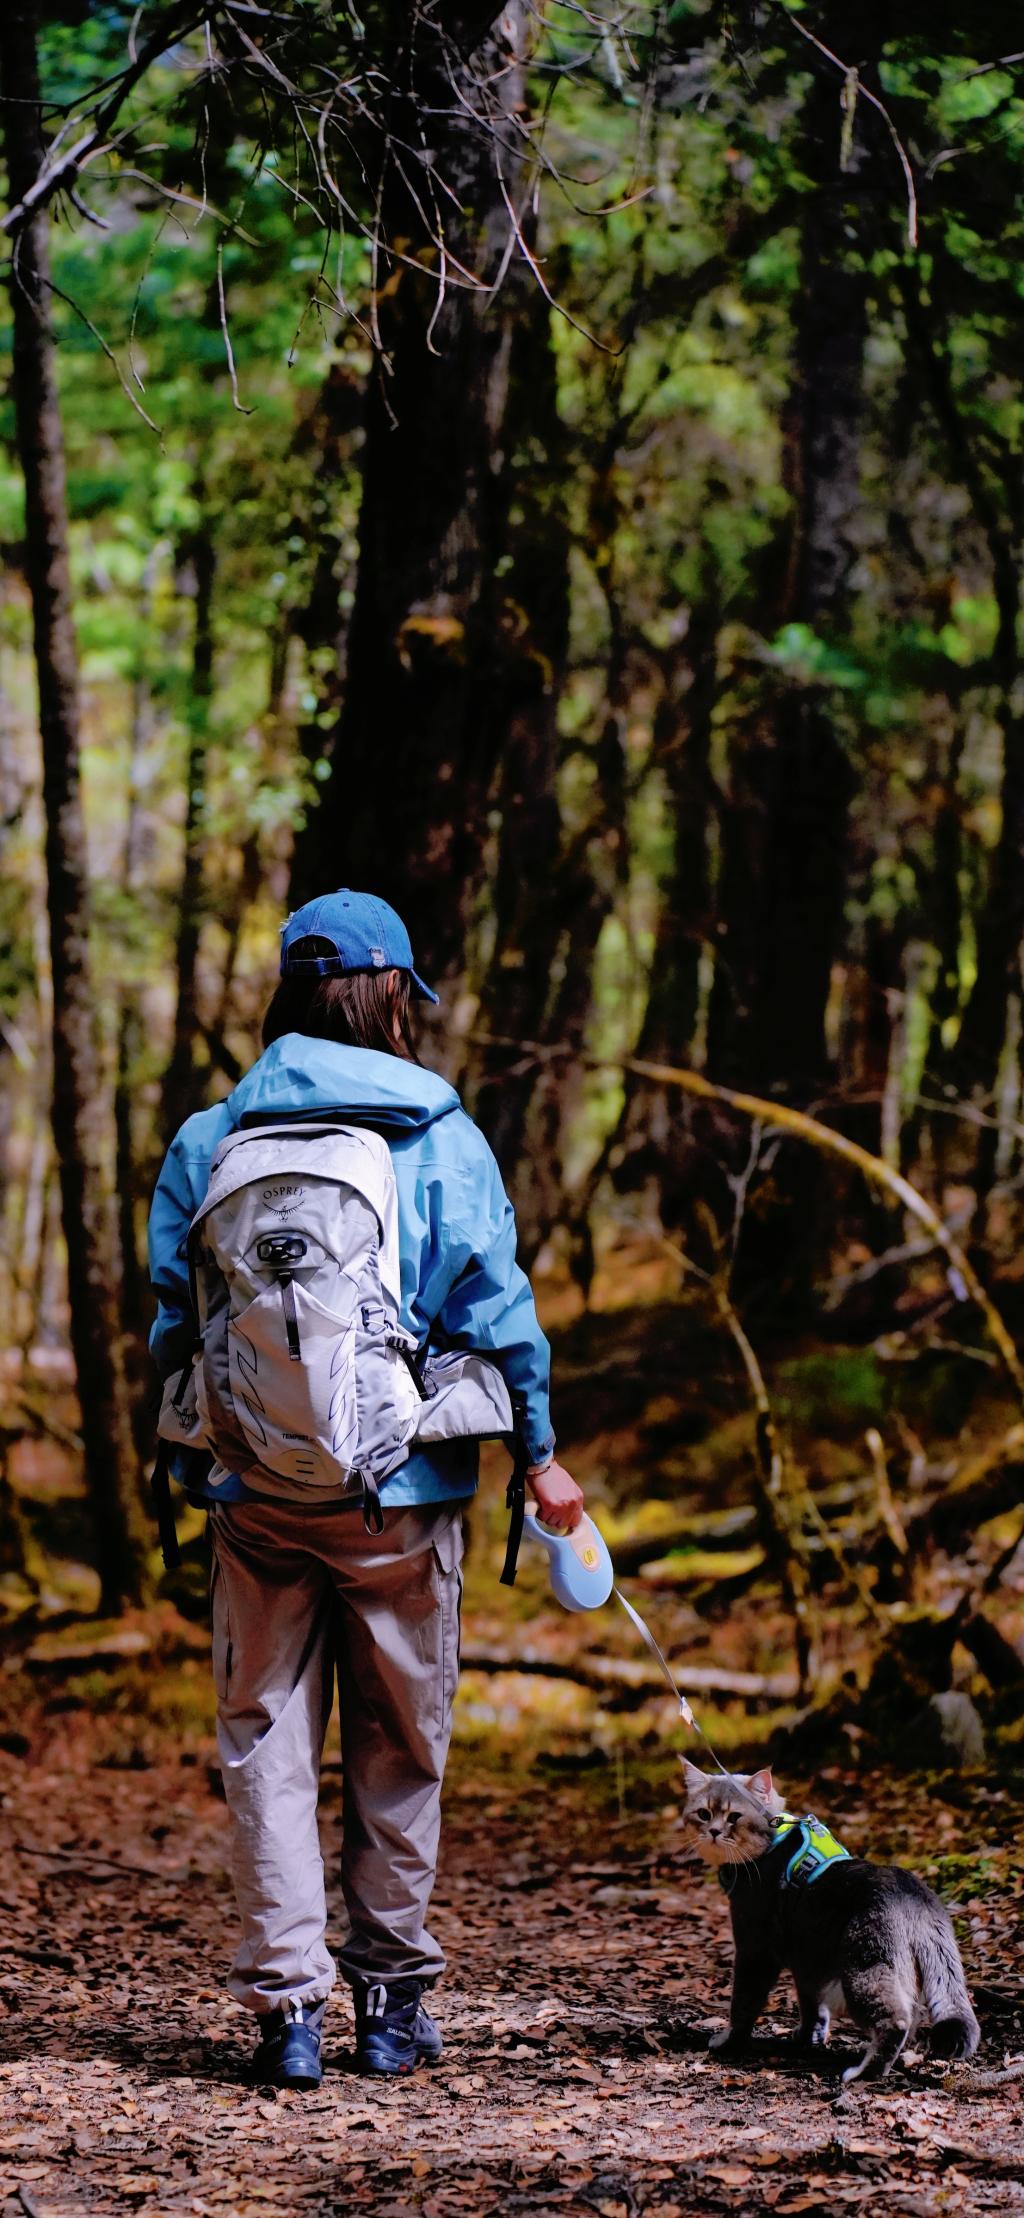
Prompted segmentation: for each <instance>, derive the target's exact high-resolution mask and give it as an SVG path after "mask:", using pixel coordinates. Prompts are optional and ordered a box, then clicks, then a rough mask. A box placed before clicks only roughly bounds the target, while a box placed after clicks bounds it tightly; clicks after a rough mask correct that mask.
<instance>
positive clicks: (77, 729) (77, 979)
mask: <svg viewBox="0 0 1024 2218" xmlns="http://www.w3.org/2000/svg"><path fill="white" fill-rule="evenodd" d="M37 20H38V18H37V10H36V6H35V4H34V0H9V5H8V8H7V10H6V12H5V14H4V17H3V22H2V27H0V91H2V93H3V96H4V109H3V134H4V152H5V156H6V164H7V177H8V191H9V193H10V196H11V198H12V200H15V201H18V200H22V199H23V198H24V196H25V194H26V193H27V192H28V191H29V190H30V189H31V186H32V184H33V182H34V180H35V178H36V177H37V175H38V172H39V167H40V163H41V160H42V155H43V142H42V136H41V126H40V112H41V111H40V93H39V76H38V63H37V56H36V32H37ZM47 227H48V218H47V217H46V216H45V214H40V215H37V216H36V217H35V218H34V219H33V220H32V222H30V223H28V224H27V225H26V226H25V228H24V230H23V231H22V233H21V235H20V238H19V240H18V242H17V245H16V248H15V252H14V257H13V262H12V269H11V280H10V296H11V312H12V318H13V325H14V407H15V421H16V432H17V442H18V452H19V456H20V460H21V466H22V470H23V473H24V479H25V530H26V566H27V572H28V581H29V588H30V592H31V597H32V617H33V632H34V644H35V661H36V670H37V677H38V687H39V723H40V733H41V739H42V753H43V801H44V809H45V817H46V870H47V885H48V902H49V920H50V956H51V965H52V971H53V997H54V1014H53V1130H54V1141H55V1146H56V1152H57V1159H58V1164H59V1172H60V1189H61V1204H62V1213H63V1224H64V1237H65V1243H66V1247H67V1261H68V1293H69V1301H70V1311H71V1343H72V1350H73V1353H74V1359H75V1366H76V1371H77V1375H78V1383H79V1397H80V1401H81V1408H82V1437H83V1441H84V1447H85V1459H84V1460H85V1476H86V1483H87V1486H88V1489H89V1497H90V1502H91V1505H92V1512H93V1519H94V1524H95V1531H96V1549H97V1560H98V1568H99V1573H100V1580H101V1589H102V1604H103V1607H104V1608H105V1609H108V1610H111V1609H116V1608H118V1607H119V1606H120V1605H121V1604H122V1603H123V1602H125V1601H127V1600H129V1599H134V1598H135V1597H137V1596H138V1595H139V1593H140V1591H141V1588H142V1584H143V1549H144V1537H143V1527H142V1509H141V1502H140V1497H139V1485H138V1479H139V1473H138V1464H137V1461H136V1457H135V1454H134V1450H133V1446H132V1437H131V1425H130V1420H129V1410H128V1397H127V1392H126V1387H125V1379H124V1369H123V1362H122V1355H121V1327H120V1301H119V1288H120V1275H121V1274H120V1259H119V1256H118V1252H117V1236H116V1221H115V1217H114V1212H113V1207H112V1198H111V1195H110V1191H109V1184H108V1182H107V1181H106V1179H105V1177H104V1163H105V1157H106V1154H107V1140H108V1129H109V1104H108V1101H107V1098H106V1089H105V1087H104V1085H103V1082H102V1075H101V1068H100V1060H99V1055H98V1050H97V1042H96V1035H95V1008H96V1004H95V996H94V992H93V985H92V979H91V975H90V961H89V908H90V902H89V881H88V868H87V857H86V845H85V830H84V823H83V817H82V795H81V759H80V757H81V717H80V702H79V681H78V659H77V649H76V643H75V634H74V623H73V616H72V599H71V578H70V568H69V562H68V532H67V499H66V489H65V468H64V446H63V436H62V427H61V420H60V408H59V402H58V395H57V380H56V359H55V356H56V348H55V337H54V330H53V323H52V317H51V311H50V290H49V239H48V228H47Z"/></svg>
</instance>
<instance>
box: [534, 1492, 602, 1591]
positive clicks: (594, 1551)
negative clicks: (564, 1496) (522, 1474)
mask: <svg viewBox="0 0 1024 2218" xmlns="http://www.w3.org/2000/svg"><path fill="white" fill-rule="evenodd" d="M523 1526H524V1530H525V1531H526V1532H528V1533H529V1534H530V1536H531V1539H533V1540H539V1541H540V1544H541V1546H542V1548H546V1549H547V1552H548V1555H549V1557H550V1559H551V1585H552V1588H553V1590H554V1593H555V1598H556V1600H557V1601H559V1602H560V1603H561V1605H562V1608H563V1609H564V1610H599V1609H601V1607H602V1605H603V1604H604V1603H605V1602H607V1600H608V1597H609V1595H610V1593H611V1591H612V1587H613V1585H614V1580H615V1573H614V1572H613V1570H612V1559H611V1557H610V1555H609V1554H608V1550H607V1548H606V1547H605V1544H604V1541H603V1540H602V1538H601V1535H600V1533H599V1532H598V1529H597V1526H596V1525H595V1523H594V1520H593V1518H592V1517H587V1516H586V1515H584V1516H583V1517H581V1519H580V1521H579V1524H578V1525H577V1527H576V1530H575V1532H571V1533H562V1532H556V1531H555V1529H554V1527H553V1526H552V1525H545V1524H544V1523H543V1521H542V1519H541V1518H539V1517H538V1516H537V1515H536V1514H535V1512H534V1511H532V1510H528V1511H527V1513H526V1516H525V1518H524V1520H523Z"/></svg>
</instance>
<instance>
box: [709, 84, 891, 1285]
mask: <svg viewBox="0 0 1024 2218" xmlns="http://www.w3.org/2000/svg"><path fill="white" fill-rule="evenodd" d="M799 155H800V167H801V168H802V169H804V171H805V172H806V173H807V174H809V175H810V176H811V177H812V178H813V179H814V180H815V185H816V189H815V190H814V191H813V192H808V193H805V194H804V196H803V200H802V218H801V230H802V237H801V247H800V273H799V281H798V289H797V294H796V298H795V301H794V305H793V342H794V352H793V375H792V385H791V389H790V395H789V401H788V405H787V408H786V411H785V415H784V421H783V475H784V480H785V481H786V483H787V485H788V490H789V492H790V494H791V508H790V520H789V542H788V549H787V550H786V551H785V559H784V562H783V565H782V575H781V580H780V584H779V587H778V588H776V587H775V586H774V584H773V583H772V582H771V581H770V580H769V581H768V586H767V591H766V593H765V603H764V608H763V611H762V615H761V620H760V625H759V628H760V629H762V630H763V631H764V632H765V633H766V635H767V636H769V637H770V636H771V635H772V633H773V632H774V631H775V630H776V628H777V627H778V626H780V625H782V624H797V625H800V626H802V627H806V629H807V631H808V632H810V633H811V634H813V635H814V636H815V637H817V638H818V639H821V640H824V641H826V642H827V641H828V640H829V639H830V638H835V637H837V636H838V637H840V638H841V637H842V634H843V627H844V623H845V618H846V609H847V593H848V581H849V576H850V571H851V568H852V564H853V560H854V554H855V547H854V541H853V536H852V530H851V527H852V525H853V521H854V518H855V516H856V513H857V508H858V505H859V500H860V425H861V403H862V380H863V366H864V347H865V339H866V333H867V276H866V271H865V267H864V265H863V263H862V262H861V261H860V260H859V259H858V258H857V256H856V255H855V254H851V251H850V244H851V236H852V237H853V239H854V242H855V240H856V232H857V229H858V228H859V225H860V222H861V212H860V208H859V206H858V200H859V192H860V188H859V186H858V181H857V178H856V176H855V175H846V174H843V172H842V171H841V168H840V148H839V130H838V123H837V109H836V102H835V94H834V88H833V85H832V83H831V80H827V81H826V80H824V79H822V80H820V81H818V82H816V83H815V85H814V86H813V87H812V90H811V92H810V94H809V96H808V102H807V107H806V110H805V116H804V126H803V130H802V132H801V134H800V148H799ZM778 555H779V550H778V549H776V550H775V560H776V561H778ZM735 692H736V700H737V711H736V718H735V722H734V727H733V733H732V737H731V740H730V745H729V762H728V771H727V782H726V790H725V793H724V795H723V799H722V804H721V812H720V849H719V853H720V863H719V874H718V887H717V906H718V916H717V926H716V934H715V977H714V984H713V988H712V994H711V1006H710V1011H709V1022H708V1050H707V1061H708V1069H709V1070H710V1071H711V1072H712V1073H713V1075H714V1076H715V1078H716V1079H718V1080H720V1081H725V1082H728V1083H730V1084H733V1085H740V1086H743V1085H749V1086H753V1087H756V1090H757V1091H758V1092H763V1093H768V1094H772V1095H778V1096H779V1098H780V1099H781V1100H784V1101H789V1102H792V1103H794V1104H796V1105H799V1104H801V1103H803V1104H806V1103H808V1102H809V1101H810V1100H813V1098H814V1097H815V1095H816V1094H817V1093H819V1092H820V1091H821V1089H822V1087H823V1085H824V1084H825V1082H826V1081H827V1079H828V1075H829V1049H828V1044H827V1041H826V1029H825V1021H826V1011H827V1007H828V1001H829V994H830V989H831V982H832V971H833V964H834V961H835V957H836V953H837V950H838V947H839V945H840V941H841V933H842V924H843V910H844V890H845V879H846V845H847V816H848V808H849V800H850V790H851V780H850V772H849V768H848V764H847V759H846V755H845V751H844V748H843V744H842V741H841V738H840V735H839V731H838V729H837V723H836V719H835V715H834V712H833V710H832V707H831V704H830V703H829V701H828V698H827V696H826V694H825V692H824V689H823V688H822V687H820V686H819V685H817V684H814V683H808V684H803V685H797V684H794V683H792V682H790V681H788V680H786V679H784V678H783V679H777V678H768V679H767V680H766V677H765V674H764V671H763V669H762V668H761V667H750V668H748V669H747V670H745V671H742V672H741V673H740V674H739V676H738V680H737V682H736V687H735ZM733 1167H734V1168H738V1165H734V1166H733ZM820 1181H821V1169H820V1166H819V1165H818V1164H817V1163H816V1162H809V1161H808V1160H807V1159H806V1158H804V1157H802V1156H801V1155H800V1154H799V1153H798V1151H795V1150H793V1149H792V1148H787V1147H785V1146H783V1147H782V1148H780V1149H779V1150H778V1151H777V1152H776V1154H775V1157H774V1162H773V1167H772V1174H771V1187H772V1190H771V1193H768V1192H764V1193H762V1195H761V1197H760V1201H759V1206H758V1208H757V1210H756V1211H748V1212H747V1214H746V1219H745V1222H744V1225H743V1228H742V1234H741V1240H740V1250H739V1256H738V1264H737V1274H738V1275H737V1284H738V1285H739V1286H740V1288H741V1289H742V1290H744V1291H745V1292H749V1291H751V1290H752V1289H753V1288H755V1287H756V1288H763V1289H765V1290H766V1291H768V1290H770V1291H769V1298H770V1300H771V1301H772V1304H773V1307H775V1308H776V1309H777V1308H778V1307H779V1305H780V1303H781V1304H785V1303H786V1302H787V1301H788V1302H789V1304H790V1306H791V1307H792V1308H793V1310H794V1311H795V1312H796V1313H800V1312H802V1311H803V1310H804V1309H805V1307H806V1304H807V1301H808V1298H809V1293H810V1286H811V1282H812V1280H813V1277H814V1273H815V1270H816V1268H817V1266H818V1264H819V1262H820V1253H819V1252H818V1231H817V1228H818V1225H819V1223H820V1211H819V1209H818V1206H817V1197H818V1190H819V1187H820ZM728 1206H729V1207H730V1208H731V1206H732V1205H731V1202H730V1203H729V1204H728Z"/></svg>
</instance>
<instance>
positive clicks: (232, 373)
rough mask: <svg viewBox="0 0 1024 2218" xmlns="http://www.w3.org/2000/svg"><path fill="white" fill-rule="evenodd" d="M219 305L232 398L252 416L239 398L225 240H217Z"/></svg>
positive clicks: (246, 413)
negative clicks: (226, 282) (226, 284)
mask: <svg viewBox="0 0 1024 2218" xmlns="http://www.w3.org/2000/svg"><path fill="white" fill-rule="evenodd" d="M217 305H218V307H219V309H220V328H221V332H222V334H223V338H224V352H225V354H226V355H227V358H228V376H229V377H230V379H231V399H232V403H233V405H234V407H235V408H236V409H237V411H238V414H239V415H240V416H252V415H254V414H255V410H254V409H252V408H243V406H242V403H241V401H240V400H239V398H238V373H237V371H236V369H235V350H234V347H233V346H232V344H231V333H230V331H229V330H228V308H227V302H226V300H225V298H224V241H223V239H218V241H217Z"/></svg>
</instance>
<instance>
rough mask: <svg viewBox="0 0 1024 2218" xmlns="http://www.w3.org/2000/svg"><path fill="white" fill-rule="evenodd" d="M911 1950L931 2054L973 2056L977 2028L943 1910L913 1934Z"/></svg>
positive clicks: (950, 1928) (978, 2030)
mask: <svg viewBox="0 0 1024 2218" xmlns="http://www.w3.org/2000/svg"><path fill="white" fill-rule="evenodd" d="M936 1907H938V1905H936ZM915 1954H916V1957H917V1970H918V1977H919V1978H920V1981H921V1993H922V1997H923V2000H924V2006H925V2010H926V2011H927V2014H928V2018H929V2021H930V2025H931V2031H930V2033H929V2036H928V2046H929V2048H930V2049H931V2052H932V2054H933V2056H973V2055H974V2051H975V2049H976V2048H977V2046H978V2043H979V2041H980V2039H981V2028H980V2026H979V2024H978V2021H977V2018H976V2017H975V2015H974V2011H973V2010H972V2008H971V1998H970V1996H969V1994H968V1992H967V1982H966V1980H965V1978H964V1968H963V1965H962V1964H961V1962H960V1951H959V1949H958V1948H957V1945H956V1936H955V1934H954V1932H953V1928H952V1926H951V1925H950V1922H949V1919H948V1918H947V1917H946V1915H945V1913H944V1912H943V1914H942V1918H941V1921H940V1919H939V1918H938V1917H934V1918H931V1919H930V1920H929V1922H928V1926H927V1929H926V1931H925V1933H924V1934H923V1935H919V1936H918V1938H917V1947H916V1949H915Z"/></svg>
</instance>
